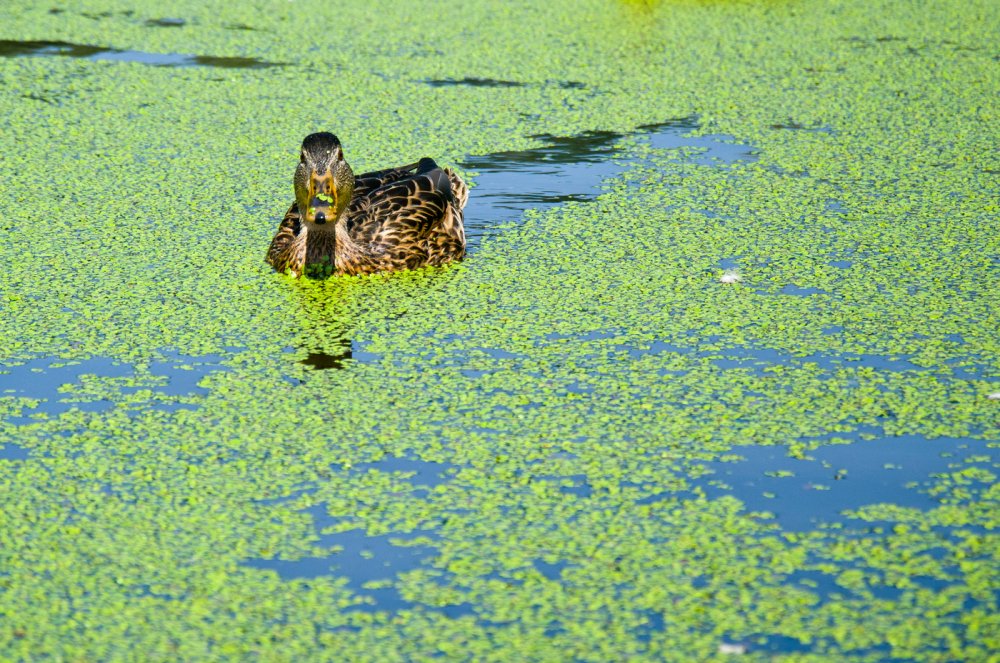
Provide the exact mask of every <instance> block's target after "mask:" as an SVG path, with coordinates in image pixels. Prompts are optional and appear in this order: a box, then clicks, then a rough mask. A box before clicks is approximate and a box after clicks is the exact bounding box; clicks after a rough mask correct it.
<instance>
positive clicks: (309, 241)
mask: <svg viewBox="0 0 1000 663" xmlns="http://www.w3.org/2000/svg"><path fill="white" fill-rule="evenodd" d="M467 200H468V187H467V186H466V184H465V182H463V181H462V179H461V178H460V177H459V176H458V175H457V174H455V173H454V172H453V171H452V170H451V169H449V168H445V169H442V168H439V167H437V165H436V164H435V163H434V162H433V161H432V160H430V159H423V160H421V161H420V162H419V163H418V164H411V165H409V166H403V167H401V168H390V169H386V170H381V171H376V172H372V173H365V174H363V175H359V176H358V177H356V178H355V186H354V192H353V196H352V198H351V202H350V204H349V205H348V207H347V209H346V210H345V213H344V214H343V216H342V217H341V218H340V219H339V220H338V221H337V222H336V224H335V225H334V224H327V225H326V226H322V227H318V228H317V227H315V226H309V227H307V224H305V223H302V222H301V220H300V215H299V210H298V206H297V204H292V206H291V208H290V209H289V210H288V212H287V213H286V214H285V218H284V220H283V221H282V222H281V225H280V226H279V228H278V232H277V234H276V235H275V237H274V239H273V240H272V242H271V248H270V249H269V251H268V256H267V261H268V262H269V263H270V264H271V265H273V266H274V268H275V269H277V270H278V271H286V270H288V271H289V272H290V273H292V274H293V275H295V276H300V275H301V274H302V273H303V271H305V268H306V265H309V266H310V267H311V266H313V265H319V266H322V267H325V270H326V271H329V270H330V269H331V268H332V270H333V271H334V272H335V273H337V274H370V273H374V272H388V271H396V270H402V269H415V268H418V267H422V266H424V265H442V264H444V263H447V262H450V261H452V260H458V259H461V258H462V257H463V256H464V255H465V229H464V226H463V214H462V208H463V207H464V206H465V203H466V201H467ZM310 228H312V230H310ZM331 262H332V263H333V264H332V265H331Z"/></svg>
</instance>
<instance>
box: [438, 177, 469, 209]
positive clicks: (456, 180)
mask: <svg viewBox="0 0 1000 663" xmlns="http://www.w3.org/2000/svg"><path fill="white" fill-rule="evenodd" d="M444 173H445V175H447V176H448V180H449V181H450V182H451V195H453V196H454V197H455V202H457V203H458V209H465V203H467V202H469V185H467V184H466V183H465V180H463V179H462V178H461V177H459V176H458V173H456V172H455V171H454V170H452V169H451V168H445V169H444Z"/></svg>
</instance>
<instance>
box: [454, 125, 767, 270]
mask: <svg viewBox="0 0 1000 663" xmlns="http://www.w3.org/2000/svg"><path fill="white" fill-rule="evenodd" d="M696 128H697V123H696V122H695V121H694V120H693V119H683V120H675V121H671V122H665V123H663V124H656V125H649V126H645V127H640V128H639V129H637V130H636V131H635V132H632V133H615V132H610V131H593V132H587V133H583V134H580V135H578V136H571V137H561V136H553V135H549V134H544V135H539V136H535V138H537V139H539V140H542V141H544V143H545V145H543V146H541V147H536V148H532V149H528V150H513V151H507V152H495V153H493V154H487V155H483V156H474V157H469V158H467V159H465V160H463V161H462V162H461V166H462V167H463V168H465V169H467V170H470V171H474V172H475V173H477V174H476V175H475V178H474V180H475V187H474V188H473V189H472V190H471V191H470V193H469V202H468V204H467V205H466V207H465V230H466V236H467V238H468V241H469V245H470V249H471V250H473V251H474V250H475V248H476V246H478V244H479V242H480V241H481V240H482V238H483V237H485V236H489V235H491V234H494V233H497V232H500V229H499V228H498V226H500V225H501V224H502V223H505V222H510V221H516V220H517V219H519V218H521V217H522V216H523V215H524V213H525V212H527V211H528V210H529V209H534V210H540V211H541V210H546V209H550V208H552V207H555V206H558V205H563V204H565V203H568V202H581V201H582V202H585V201H590V200H593V199H594V198H596V197H597V196H598V195H600V193H601V186H602V184H604V183H605V182H606V181H607V180H609V179H612V178H614V177H616V176H618V175H620V174H622V173H623V172H625V170H627V169H628V168H629V167H630V166H631V165H633V164H635V163H638V159H635V158H629V157H628V156H627V153H626V152H625V151H624V150H622V149H620V148H619V143H620V141H621V140H622V139H623V138H625V137H627V136H637V137H641V138H642V139H643V140H644V141H646V142H647V143H648V145H649V146H650V147H652V148H654V149H678V148H694V152H693V153H692V154H691V155H689V156H687V157H684V159H685V160H687V161H690V162H693V163H698V164H702V165H715V166H723V165H726V164H733V163H736V162H738V161H752V160H753V159H754V158H755V156H754V153H753V150H752V148H751V147H750V146H748V145H743V144H738V143H735V142H733V139H732V137H730V136H724V135H710V136H691V135H689V134H690V133H691V132H692V131H693V130H694V129H696Z"/></svg>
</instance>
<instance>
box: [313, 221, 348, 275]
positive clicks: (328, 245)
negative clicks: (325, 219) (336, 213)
mask: <svg viewBox="0 0 1000 663" xmlns="http://www.w3.org/2000/svg"><path fill="white" fill-rule="evenodd" d="M340 225H341V223H340V222H339V221H338V222H337V223H324V224H323V225H316V224H315V223H310V224H308V226H307V228H306V264H307V265H322V264H324V263H325V264H328V265H331V266H332V265H333V264H334V260H335V258H336V255H337V253H338V251H337V234H338V233H337V227H338V226H340Z"/></svg>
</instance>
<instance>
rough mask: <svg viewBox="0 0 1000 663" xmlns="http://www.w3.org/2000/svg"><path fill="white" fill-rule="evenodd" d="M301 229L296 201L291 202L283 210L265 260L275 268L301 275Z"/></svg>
mask: <svg viewBox="0 0 1000 663" xmlns="http://www.w3.org/2000/svg"><path fill="white" fill-rule="evenodd" d="M302 230H303V229H302V223H301V221H300V216H299V206H298V204H297V203H292V206H291V207H289V208H288V211H287V212H285V218H284V219H282V220H281V224H280V225H279V226H278V232H277V233H275V235H274V239H272V240H271V246H270V247H269V248H268V250H267V262H268V263H270V264H271V266H272V267H274V269H275V270H277V271H279V272H285V271H288V272H290V273H291V274H292V275H293V276H302V270H303V269H305V264H306V237H305V233H304V232H302Z"/></svg>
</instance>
